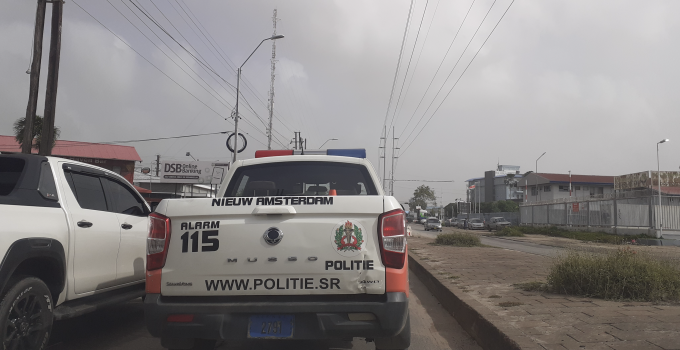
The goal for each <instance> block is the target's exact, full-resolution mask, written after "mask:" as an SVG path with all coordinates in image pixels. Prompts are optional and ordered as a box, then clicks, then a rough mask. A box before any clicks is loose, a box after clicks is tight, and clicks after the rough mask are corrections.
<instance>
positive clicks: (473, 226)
mask: <svg viewBox="0 0 680 350" xmlns="http://www.w3.org/2000/svg"><path fill="white" fill-rule="evenodd" d="M483 229H484V223H483V222H482V220H480V219H470V222H469V223H468V230H483Z"/></svg>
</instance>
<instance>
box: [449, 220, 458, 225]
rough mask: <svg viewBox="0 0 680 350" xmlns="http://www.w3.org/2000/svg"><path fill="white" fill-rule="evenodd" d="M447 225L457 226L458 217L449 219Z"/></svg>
mask: <svg viewBox="0 0 680 350" xmlns="http://www.w3.org/2000/svg"><path fill="white" fill-rule="evenodd" d="M449 226H450V227H456V226H458V219H451V221H450V222H449Z"/></svg>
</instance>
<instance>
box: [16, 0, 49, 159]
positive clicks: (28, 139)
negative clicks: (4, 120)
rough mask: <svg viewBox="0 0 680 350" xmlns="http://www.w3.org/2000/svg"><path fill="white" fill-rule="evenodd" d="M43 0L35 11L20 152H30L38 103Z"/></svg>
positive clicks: (43, 27) (43, 30)
mask: <svg viewBox="0 0 680 350" xmlns="http://www.w3.org/2000/svg"><path fill="white" fill-rule="evenodd" d="M45 7H47V2H46V1H45V0H38V7H37V10H36V11H35V30H34V32H33V61H32V62H31V68H30V69H29V71H28V72H26V73H29V74H30V75H31V76H30V87H29V91H28V106H26V121H25V124H24V135H23V136H24V141H23V143H22V146H21V153H26V154H31V148H32V147H33V120H34V119H35V112H36V110H37V105H38V88H39V87H40V63H41V61H42V46H43V33H44V32H45Z"/></svg>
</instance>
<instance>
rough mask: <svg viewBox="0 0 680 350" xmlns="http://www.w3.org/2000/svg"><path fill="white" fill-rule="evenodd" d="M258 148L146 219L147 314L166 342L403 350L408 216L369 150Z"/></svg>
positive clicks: (406, 334) (405, 345)
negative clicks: (208, 186)
mask: <svg viewBox="0 0 680 350" xmlns="http://www.w3.org/2000/svg"><path fill="white" fill-rule="evenodd" d="M319 153H321V152H319V151H317V152H315V154H314V155H310V154H306V155H295V154H294V151H292V150H288V151H258V152H257V153H256V158H255V159H248V160H242V161H237V162H236V163H235V164H234V166H233V167H232V168H231V169H230V170H229V173H228V174H227V176H226V177H225V180H224V182H223V184H222V187H221V189H220V191H219V194H218V196H217V198H206V199H168V200H163V201H161V202H160V204H159V205H158V207H157V208H156V212H154V213H152V214H151V218H152V224H151V231H150V234H149V239H148V254H149V255H148V256H147V262H148V264H147V297H146V301H145V316H146V323H147V328H148V329H149V331H150V332H151V334H152V335H154V336H156V337H160V338H161V344H162V345H163V346H164V347H166V348H170V349H212V348H213V347H214V345H215V341H216V340H240V341H250V342H257V341H259V340H261V339H282V340H287V339H348V338H350V339H351V338H353V337H364V338H367V340H374V341H375V345H376V348H377V349H407V348H408V347H409V345H410V336H411V334H410V321H409V312H408V295H409V286H408V266H407V259H406V256H407V249H406V248H407V247H406V228H405V227H406V226H405V222H406V215H405V213H404V210H403V208H402V207H401V206H400V204H399V202H397V200H396V199H395V198H394V197H391V196H385V195H384V194H383V192H382V190H381V189H380V187H379V186H378V183H379V182H378V179H377V176H376V175H375V172H374V170H373V168H372V166H371V165H370V163H369V162H368V161H367V160H366V159H365V150H328V151H323V154H319Z"/></svg>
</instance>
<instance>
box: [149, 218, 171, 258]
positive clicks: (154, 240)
mask: <svg viewBox="0 0 680 350" xmlns="http://www.w3.org/2000/svg"><path fill="white" fill-rule="evenodd" d="M149 218H150V219H151V225H150V227H149V237H148V238H147V239H146V270H147V271H151V270H157V269H161V268H163V266H165V258H166V257H167V255H168V244H169V243H170V218H168V217H166V216H163V215H161V214H158V213H151V215H149Z"/></svg>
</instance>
